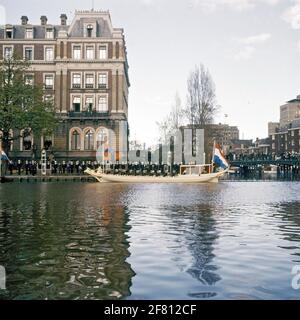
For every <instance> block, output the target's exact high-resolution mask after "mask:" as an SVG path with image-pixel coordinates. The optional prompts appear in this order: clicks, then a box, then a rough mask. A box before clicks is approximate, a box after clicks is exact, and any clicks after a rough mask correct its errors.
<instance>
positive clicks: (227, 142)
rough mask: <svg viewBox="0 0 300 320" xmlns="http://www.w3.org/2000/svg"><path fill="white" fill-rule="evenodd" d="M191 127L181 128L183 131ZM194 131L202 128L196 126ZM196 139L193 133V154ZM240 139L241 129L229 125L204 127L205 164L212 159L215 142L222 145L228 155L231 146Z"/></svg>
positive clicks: (208, 125)
mask: <svg viewBox="0 0 300 320" xmlns="http://www.w3.org/2000/svg"><path fill="white" fill-rule="evenodd" d="M191 128H192V126H191V125H187V126H184V127H181V130H185V129H191ZM194 129H198V130H199V129H200V127H198V126H195V127H194ZM195 137H196V135H195V133H193V137H191V139H192V140H193V147H192V149H193V154H195V151H196V147H195V146H196V144H195V141H194V138H195ZM238 139H239V129H238V127H236V126H229V125H228V124H221V123H219V124H207V125H205V126H204V150H203V151H204V155H205V162H206V163H209V162H210V161H211V158H212V151H213V145H214V142H216V143H218V144H220V145H221V146H222V148H223V151H224V152H225V153H228V150H229V149H230V146H231V145H232V142H233V141H236V140H238Z"/></svg>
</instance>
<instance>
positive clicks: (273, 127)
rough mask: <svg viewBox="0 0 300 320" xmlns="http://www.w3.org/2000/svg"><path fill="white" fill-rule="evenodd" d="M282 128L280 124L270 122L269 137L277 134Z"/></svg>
mask: <svg viewBox="0 0 300 320" xmlns="http://www.w3.org/2000/svg"><path fill="white" fill-rule="evenodd" d="M279 127H280V123H279V122H269V123H268V137H269V136H271V135H272V134H274V133H276V130H277V129H278V128H279Z"/></svg>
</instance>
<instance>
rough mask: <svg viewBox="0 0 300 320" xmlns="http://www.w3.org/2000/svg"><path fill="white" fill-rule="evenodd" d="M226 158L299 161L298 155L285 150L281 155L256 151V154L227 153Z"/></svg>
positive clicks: (232, 159) (231, 159)
mask: <svg viewBox="0 0 300 320" xmlns="http://www.w3.org/2000/svg"><path fill="white" fill-rule="evenodd" d="M227 158H228V160H229V161H231V162H232V161H253V160H264V161H265V160H270V161H275V160H299V161H300V155H299V154H295V153H289V152H285V153H282V154H281V155H279V156H278V155H274V154H263V153H257V154H233V153H229V154H228V155H227Z"/></svg>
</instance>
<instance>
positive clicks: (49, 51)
mask: <svg viewBox="0 0 300 320" xmlns="http://www.w3.org/2000/svg"><path fill="white" fill-rule="evenodd" d="M45 60H46V61H53V60H54V50H53V47H46V48H45Z"/></svg>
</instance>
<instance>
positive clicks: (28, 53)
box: [24, 47, 33, 60]
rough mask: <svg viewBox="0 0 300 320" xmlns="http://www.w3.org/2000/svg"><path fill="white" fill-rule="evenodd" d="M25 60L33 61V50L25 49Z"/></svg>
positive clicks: (30, 48)
mask: <svg viewBox="0 0 300 320" xmlns="http://www.w3.org/2000/svg"><path fill="white" fill-rule="evenodd" d="M24 53H25V57H24V58H25V60H33V49H32V47H26V48H25V52H24Z"/></svg>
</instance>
